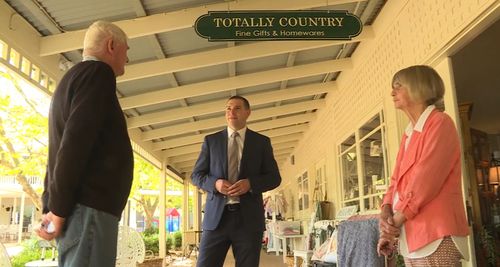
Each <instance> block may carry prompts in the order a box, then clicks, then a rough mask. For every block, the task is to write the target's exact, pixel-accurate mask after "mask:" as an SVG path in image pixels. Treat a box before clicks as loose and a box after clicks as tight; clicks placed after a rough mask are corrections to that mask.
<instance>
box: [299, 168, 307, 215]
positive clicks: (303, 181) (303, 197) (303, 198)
mask: <svg viewBox="0 0 500 267" xmlns="http://www.w3.org/2000/svg"><path fill="white" fill-rule="evenodd" d="M297 184H298V185H299V199H298V200H299V210H307V209H309V178H308V177H307V171H306V172H304V173H303V174H302V175H300V176H299V177H298V178H297Z"/></svg>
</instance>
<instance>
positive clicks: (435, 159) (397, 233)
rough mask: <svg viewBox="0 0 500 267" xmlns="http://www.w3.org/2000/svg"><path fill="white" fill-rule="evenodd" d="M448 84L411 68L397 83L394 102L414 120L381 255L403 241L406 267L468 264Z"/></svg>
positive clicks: (383, 220)
mask: <svg viewBox="0 0 500 267" xmlns="http://www.w3.org/2000/svg"><path fill="white" fill-rule="evenodd" d="M443 95H444V84H443V81H442V79H441V77H439V75H438V74H437V72H436V71H435V70H434V69H432V68H431V67H428V66H411V67H408V68H405V69H402V70H400V71H398V72H397V73H396V74H395V75H394V77H393V79H392V92H391V96H392V98H393V101H394V105H395V107H396V108H397V109H400V110H402V111H403V112H404V113H405V114H406V115H407V116H408V118H409V120H410V123H409V125H408V127H407V128H406V131H405V134H404V136H403V140H402V141H401V146H400V149H399V153H398V156H397V159H396V166H395V168H394V173H393V175H392V177H391V184H390V186H389V189H388V190H387V193H386V195H385V197H384V201H383V204H382V207H381V210H382V211H381V214H380V225H379V227H380V233H381V237H380V240H379V243H378V248H377V249H378V252H379V254H383V255H389V254H391V253H392V252H393V250H394V249H395V242H396V240H397V239H399V243H398V248H399V253H400V254H401V255H403V257H404V260H405V265H406V266H461V263H460V260H461V259H462V258H464V259H468V255H469V252H468V247H467V235H468V234H469V230H468V226H467V220H466V216H465V208H464V200H463V197H462V189H461V188H462V187H461V167H460V144H459V139H458V134H457V130H456V128H455V125H454V124H453V121H452V120H451V118H450V117H449V116H448V115H447V114H445V113H443V109H444V105H443Z"/></svg>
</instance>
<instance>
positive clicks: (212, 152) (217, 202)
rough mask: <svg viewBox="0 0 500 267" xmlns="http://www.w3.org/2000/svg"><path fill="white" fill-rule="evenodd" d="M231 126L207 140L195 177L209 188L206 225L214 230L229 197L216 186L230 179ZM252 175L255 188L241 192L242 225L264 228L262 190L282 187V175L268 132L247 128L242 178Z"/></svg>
mask: <svg viewBox="0 0 500 267" xmlns="http://www.w3.org/2000/svg"><path fill="white" fill-rule="evenodd" d="M227 138H228V135H227V129H224V130H223V131H220V132H217V133H214V134H211V135H208V136H206V137H205V141H204V142H203V145H202V148H201V153H200V156H199V158H198V160H197V161H196V165H195V167H194V170H193V173H192V175H191V179H192V181H193V184H195V185H196V186H198V187H199V188H202V189H203V190H205V191H207V201H206V204H205V215H204V218H203V229H204V230H214V229H216V228H217V226H218V225H219V222H220V219H221V217H222V213H223V211H224V206H225V204H226V202H227V199H226V197H225V196H224V195H223V194H221V193H219V192H218V191H217V190H216V189H215V182H216V181H217V180H218V179H220V178H223V179H227V177H228V175H227V172H228V170H227V143H228V139H227ZM244 178H246V179H248V180H249V181H250V185H251V191H249V192H247V193H246V194H243V195H241V196H240V206H241V215H242V217H243V220H242V222H243V225H242V227H243V228H244V229H246V230H247V231H264V230H265V221H264V204H263V199H262V193H263V192H265V191H268V190H272V189H274V188H276V187H278V186H279V185H280V183H281V175H280V172H279V169H278V165H277V164H276V160H275V159H274V156H273V148H272V146H271V141H270V140H269V138H268V137H267V136H264V135H261V134H259V133H256V132H254V131H252V130H250V129H247V130H246V133H245V143H244V146H243V152H242V156H241V160H240V172H239V175H238V179H244Z"/></svg>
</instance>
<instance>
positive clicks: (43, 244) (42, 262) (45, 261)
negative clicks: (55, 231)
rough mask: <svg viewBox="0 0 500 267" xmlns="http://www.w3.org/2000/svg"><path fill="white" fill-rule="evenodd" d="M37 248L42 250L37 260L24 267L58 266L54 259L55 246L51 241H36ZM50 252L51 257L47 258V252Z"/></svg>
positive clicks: (55, 258)
mask: <svg viewBox="0 0 500 267" xmlns="http://www.w3.org/2000/svg"><path fill="white" fill-rule="evenodd" d="M37 246H39V247H40V248H42V253H41V257H40V259H39V260H36V261H30V262H27V263H26V264H25V265H24V266H25V267H55V266H57V265H58V261H57V257H56V244H55V243H54V242H52V241H47V240H38V241H37ZM49 250H50V251H51V252H52V253H51V257H50V258H47V251H49Z"/></svg>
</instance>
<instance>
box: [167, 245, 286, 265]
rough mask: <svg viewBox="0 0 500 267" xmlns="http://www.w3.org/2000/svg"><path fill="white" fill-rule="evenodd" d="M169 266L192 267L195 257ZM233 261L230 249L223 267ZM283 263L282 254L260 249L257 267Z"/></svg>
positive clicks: (232, 263)
mask: <svg viewBox="0 0 500 267" xmlns="http://www.w3.org/2000/svg"><path fill="white" fill-rule="evenodd" d="M169 266H183V267H194V266H196V258H194V257H191V259H187V260H178V261H174V262H172V263H170V265H169ZM235 266H236V265H235V261H234V257H233V253H232V252H231V249H229V252H228V253H227V256H226V261H225V262H224V267H235ZM287 266H288V265H286V264H285V263H283V255H279V256H277V255H276V254H275V253H269V254H268V253H266V252H265V251H264V250H262V252H261V254H260V264H259V267H287ZM290 267H291V266H290Z"/></svg>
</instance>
